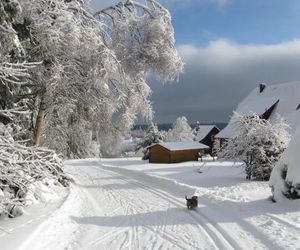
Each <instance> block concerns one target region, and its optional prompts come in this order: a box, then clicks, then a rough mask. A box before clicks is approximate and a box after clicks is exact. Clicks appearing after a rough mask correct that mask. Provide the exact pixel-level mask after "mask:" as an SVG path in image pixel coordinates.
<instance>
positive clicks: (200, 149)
mask: <svg viewBox="0 0 300 250" xmlns="http://www.w3.org/2000/svg"><path fill="white" fill-rule="evenodd" d="M207 148H208V146H206V145H203V144H201V143H198V142H165V143H157V144H154V145H151V146H150V147H148V150H149V162H150V163H179V162H186V161H198V158H199V155H201V154H203V153H204V150H205V149H207Z"/></svg>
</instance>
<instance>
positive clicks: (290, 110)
mask: <svg viewBox="0 0 300 250" xmlns="http://www.w3.org/2000/svg"><path fill="white" fill-rule="evenodd" d="M236 112H237V113H239V114H243V115H246V114H250V113H253V112H254V113H256V114H258V115H259V116H260V117H261V118H263V119H266V120H269V121H270V122H271V123H274V122H275V121H276V118H277V116H278V115H280V116H281V117H283V119H284V120H285V122H286V123H287V124H288V125H289V126H290V127H289V131H288V132H289V133H291V134H293V133H294V132H295V130H296V127H297V125H299V124H300V81H297V82H289V83H282V84H275V85H270V86H268V85H266V84H265V83H262V84H260V85H259V86H258V87H257V88H255V89H254V90H252V92H251V93H250V94H249V95H248V96H247V97H246V98H245V99H244V100H243V101H242V102H241V103H240V104H239V105H238V107H237V109H236ZM234 131H235V128H234V125H233V122H232V120H230V121H229V123H228V125H227V126H226V127H225V128H224V129H223V130H222V131H221V132H220V133H219V134H217V135H216V138H219V139H220V146H222V143H223V142H224V141H226V139H228V138H231V137H232V136H233V135H234Z"/></svg>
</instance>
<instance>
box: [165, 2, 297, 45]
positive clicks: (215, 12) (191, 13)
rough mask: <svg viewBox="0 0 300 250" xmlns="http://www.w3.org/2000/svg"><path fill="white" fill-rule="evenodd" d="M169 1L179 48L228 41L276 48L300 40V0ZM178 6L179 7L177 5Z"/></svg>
mask: <svg viewBox="0 0 300 250" xmlns="http://www.w3.org/2000/svg"><path fill="white" fill-rule="evenodd" d="M171 2H172V1H169V3H168V4H167V5H168V6H169V9H170V10H171V13H172V15H173V24H174V27H175V31H176V40H177V44H186V43H189V44H195V45H198V46H204V45H206V44H207V43H208V42H209V41H211V40H215V39H219V38H226V39H229V40H232V41H234V42H236V43H239V44H274V43H280V42H284V41H289V40H293V39H295V38H298V37H300V29H299V24H300V15H299V13H300V1H299V0H252V1H251V0H229V1H228V2H227V3H226V4H224V5H223V6H219V5H218V4H217V3H216V2H215V1H198V0H194V1H187V2H190V3H187V4H184V2H185V1H184V0H183V1H182V2H183V3H180V2H179V1H173V4H172V3H171ZM175 2H176V3H175Z"/></svg>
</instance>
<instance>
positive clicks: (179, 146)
mask: <svg viewBox="0 0 300 250" xmlns="http://www.w3.org/2000/svg"><path fill="white" fill-rule="evenodd" d="M155 145H161V146H162V147H164V148H166V149H168V150H170V151H179V150H191V149H205V148H209V147H208V146H206V145H204V144H202V143H199V142H162V143H157V144H154V145H151V146H150V147H153V146H155ZM148 148H149V147H148Z"/></svg>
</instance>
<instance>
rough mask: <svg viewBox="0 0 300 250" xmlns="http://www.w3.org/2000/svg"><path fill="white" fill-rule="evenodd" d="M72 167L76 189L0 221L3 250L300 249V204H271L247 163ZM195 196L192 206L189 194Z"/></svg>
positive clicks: (131, 162)
mask: <svg viewBox="0 0 300 250" xmlns="http://www.w3.org/2000/svg"><path fill="white" fill-rule="evenodd" d="M65 165H66V169H67V171H68V172H69V173H70V174H72V175H73V176H74V180H75V182H74V183H73V184H72V185H71V187H70V190H69V194H68V195H67V196H65V195H62V196H61V197H62V198H61V199H60V200H57V201H56V202H53V203H49V204H47V205H45V206H44V207H41V205H36V206H37V207H30V208H28V209H27V210H26V211H27V213H26V214H25V216H23V217H19V218H16V219H14V220H4V221H3V220H2V221H0V226H1V228H2V229H3V230H2V231H1V232H0V249H56V250H58V249H300V202H299V201H286V202H285V203H277V204H275V203H272V202H271V201H270V200H268V197H269V196H270V194H271V193H270V189H269V187H268V184H267V183H262V182H250V181H246V180H245V178H244V174H243V170H242V166H241V165H240V164H235V165H234V164H233V163H232V162H218V161H211V160H209V161H207V160H205V161H204V162H188V163H181V164H171V165H169V164H149V163H147V162H145V161H141V160H139V159H104V160H92V159H91V160H76V161H68V162H66V163H65ZM194 193H196V194H197V195H199V207H198V208H197V209H196V210H194V211H190V210H187V209H186V207H185V200H184V195H185V194H187V195H188V196H190V195H192V194H194ZM63 197H65V198H63ZM63 200H64V202H63ZM0 230H1V229H0Z"/></svg>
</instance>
